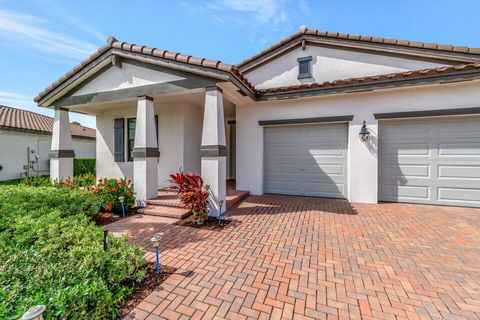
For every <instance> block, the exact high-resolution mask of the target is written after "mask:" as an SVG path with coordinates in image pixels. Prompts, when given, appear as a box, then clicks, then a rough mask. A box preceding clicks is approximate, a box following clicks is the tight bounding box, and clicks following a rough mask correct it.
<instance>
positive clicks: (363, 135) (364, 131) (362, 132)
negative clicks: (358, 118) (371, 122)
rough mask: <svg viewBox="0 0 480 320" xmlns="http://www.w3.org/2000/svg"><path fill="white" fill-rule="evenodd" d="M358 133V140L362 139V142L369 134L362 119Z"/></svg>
mask: <svg viewBox="0 0 480 320" xmlns="http://www.w3.org/2000/svg"><path fill="white" fill-rule="evenodd" d="M358 134H359V136H360V140H362V142H367V141H368V137H369V136H370V131H368V129H367V125H366V123H365V121H363V126H362V129H360V132H359V133H358Z"/></svg>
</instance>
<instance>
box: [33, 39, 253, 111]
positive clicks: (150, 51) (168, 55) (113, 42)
mask: <svg viewBox="0 0 480 320" xmlns="http://www.w3.org/2000/svg"><path fill="white" fill-rule="evenodd" d="M112 48H113V49H118V50H122V51H126V52H133V53H141V54H145V55H148V56H152V57H156V58H163V59H167V60H172V61H177V62H181V63H185V64H187V65H192V66H200V67H205V68H210V69H215V70H220V71H224V72H228V73H231V74H232V75H234V76H235V77H237V78H238V79H239V80H240V81H242V82H243V83H244V84H245V85H246V86H247V87H248V88H250V89H251V90H252V91H254V90H255V88H254V87H253V85H252V84H251V83H250V81H248V80H247V78H245V76H244V75H243V74H242V73H240V71H239V70H238V68H237V67H236V66H234V65H231V64H228V63H223V62H221V61H220V60H209V59H205V58H197V57H193V56H190V55H185V54H182V53H179V52H170V51H167V50H161V49H157V48H152V47H147V46H141V45H137V44H131V43H127V42H124V41H118V40H117V39H116V38H114V37H112V36H109V37H108V38H107V44H105V45H104V46H102V47H100V48H99V49H98V50H97V51H95V52H94V53H93V54H91V55H90V56H89V57H88V58H87V59H85V60H83V61H82V62H80V64H78V65H77V66H76V67H74V68H73V69H72V70H70V71H69V72H67V73H66V74H65V75H63V76H62V77H60V78H59V79H58V80H57V81H55V82H54V83H52V84H51V85H50V86H48V87H47V88H45V89H44V90H43V91H41V92H40V93H39V94H38V95H37V96H36V97H35V98H34V99H33V100H34V101H35V102H38V101H39V100H40V99H42V98H43V97H44V96H46V95H47V94H48V93H50V92H51V91H53V90H54V89H55V88H56V87H58V86H59V85H61V84H62V83H63V82H65V81H66V80H67V79H69V78H70V77H71V76H73V75H74V74H75V73H77V72H78V71H80V70H81V69H82V68H83V67H85V66H86V65H87V64H89V63H90V62H92V61H93V60H95V59H96V58H98V57H99V56H101V55H102V54H103V53H105V52H106V51H108V50H110V49H112Z"/></svg>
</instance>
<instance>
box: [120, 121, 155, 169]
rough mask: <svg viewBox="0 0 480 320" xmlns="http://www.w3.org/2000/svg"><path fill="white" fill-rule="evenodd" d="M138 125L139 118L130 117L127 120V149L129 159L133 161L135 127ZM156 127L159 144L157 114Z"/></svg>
mask: <svg viewBox="0 0 480 320" xmlns="http://www.w3.org/2000/svg"><path fill="white" fill-rule="evenodd" d="M136 127H137V119H136V118H129V119H128V120H127V130H128V131H127V148H128V149H127V150H128V161H133V157H132V151H133V147H134V146H135V128H136ZM155 129H156V133H157V144H158V116H157V115H156V116H155Z"/></svg>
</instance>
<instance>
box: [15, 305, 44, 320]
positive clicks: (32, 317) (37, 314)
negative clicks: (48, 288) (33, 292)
mask: <svg viewBox="0 0 480 320" xmlns="http://www.w3.org/2000/svg"><path fill="white" fill-rule="evenodd" d="M46 309H47V307H45V306H44V305H38V306H35V307H31V308H30V309H28V310H27V312H25V313H24V314H23V316H22V318H21V320H43V316H42V314H43V313H44V312H45V310H46Z"/></svg>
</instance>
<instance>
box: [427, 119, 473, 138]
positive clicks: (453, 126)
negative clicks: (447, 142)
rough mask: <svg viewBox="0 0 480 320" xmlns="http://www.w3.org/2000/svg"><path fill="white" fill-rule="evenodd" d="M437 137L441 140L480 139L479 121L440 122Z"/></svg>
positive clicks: (437, 125)
mask: <svg viewBox="0 0 480 320" xmlns="http://www.w3.org/2000/svg"><path fill="white" fill-rule="evenodd" d="M436 127H437V132H436V133H437V135H436V136H437V137H439V138H445V139H450V138H460V137H465V138H466V137H477V138H478V137H480V126H479V125H478V120H472V121H439V122H437V124H436Z"/></svg>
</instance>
